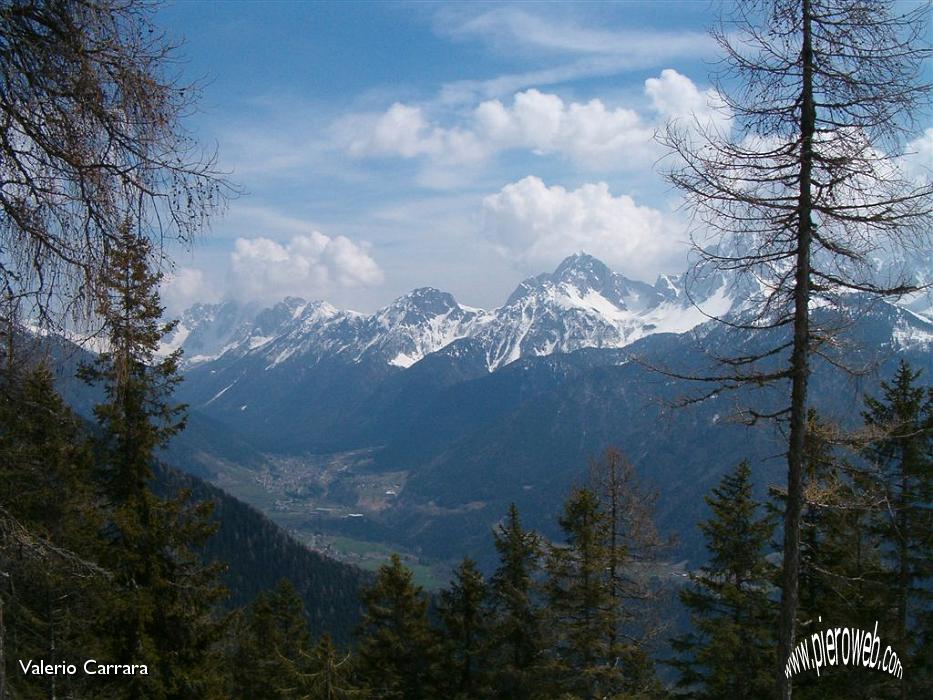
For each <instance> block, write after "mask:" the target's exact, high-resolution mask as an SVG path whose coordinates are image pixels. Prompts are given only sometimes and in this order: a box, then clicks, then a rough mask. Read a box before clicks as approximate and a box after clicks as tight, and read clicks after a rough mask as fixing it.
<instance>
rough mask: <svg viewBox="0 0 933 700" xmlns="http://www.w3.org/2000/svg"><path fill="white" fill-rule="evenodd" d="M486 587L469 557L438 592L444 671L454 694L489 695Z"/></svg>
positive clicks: (454, 695)
mask: <svg viewBox="0 0 933 700" xmlns="http://www.w3.org/2000/svg"><path fill="white" fill-rule="evenodd" d="M486 602H487V589H486V582H485V580H484V579H483V575H482V573H481V572H480V571H479V569H478V568H477V567H476V562H474V561H473V560H472V559H469V558H467V559H464V560H463V562H461V564H460V566H458V567H457V570H456V571H455V572H454V579H453V581H452V582H451V585H450V588H449V589H447V590H445V591H442V592H441V599H440V604H439V606H438V613H439V616H440V619H441V622H442V623H443V636H444V644H445V666H446V673H445V675H446V676H447V678H448V679H449V681H448V686H449V689H450V693H449V694H450V696H451V697H453V698H477V697H489V694H490V688H489V672H488V667H487V666H488V662H487V648H488V644H489V627H490V625H489V619H488V617H487V607H486Z"/></svg>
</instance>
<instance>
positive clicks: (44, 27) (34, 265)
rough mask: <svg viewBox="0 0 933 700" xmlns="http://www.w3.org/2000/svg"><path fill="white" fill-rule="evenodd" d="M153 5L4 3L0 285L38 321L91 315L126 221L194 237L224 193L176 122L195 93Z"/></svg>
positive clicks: (161, 233) (71, 0)
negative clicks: (179, 71)
mask: <svg viewBox="0 0 933 700" xmlns="http://www.w3.org/2000/svg"><path fill="white" fill-rule="evenodd" d="M154 9H155V5H154V4H153V3H151V2H149V1H148V0H5V1H4V2H2V3H0V128H2V130H0V291H2V294H3V296H4V298H5V299H8V300H15V299H24V300H26V301H27V304H26V305H25V306H26V307H27V308H26V309H24V313H28V314H29V315H33V316H36V317H37V318H38V319H39V320H40V321H42V322H44V323H50V322H52V321H55V320H57V319H60V318H62V317H63V316H62V315H61V313H62V312H63V311H69V310H70V311H73V312H86V311H88V310H89V309H90V308H91V307H92V305H93V294H92V288H93V286H94V284H95V281H96V279H97V278H98V273H99V271H100V269H101V267H102V265H104V260H105V249H106V247H107V245H108V241H111V240H114V239H115V238H116V237H117V235H118V231H119V227H120V226H121V225H122V224H124V223H125V222H126V221H127V220H132V221H134V222H136V224H137V225H138V226H139V228H140V230H141V231H142V232H143V233H144V234H145V235H149V236H151V237H153V238H155V239H156V243H161V242H162V241H163V239H165V238H166V237H171V238H177V239H179V240H181V241H184V242H190V241H191V240H192V238H193V236H194V235H195V234H196V232H197V231H198V230H199V229H201V228H202V226H203V225H204V224H205V223H206V221H207V219H208V217H209V215H210V214H211V213H212V212H214V211H215V210H216V209H217V208H218V207H219V206H221V205H222V204H223V201H224V198H225V197H224V196H225V195H226V194H227V193H229V185H228V184H227V183H226V182H225V181H224V180H223V178H222V177H221V175H220V173H219V172H218V171H217V170H216V168H215V164H214V158H213V157H212V156H210V155H206V154H204V153H203V152H202V151H201V150H200V149H198V147H197V146H196V144H195V143H194V141H193V139H192V138H191V137H190V136H189V134H188V133H187V132H186V131H185V130H184V129H183V128H182V126H181V120H182V118H183V117H184V116H185V114H186V112H187V111H188V110H189V109H190V108H191V107H192V106H193V104H194V100H195V98H196V89H195V88H194V87H193V86H190V85H184V84H182V83H181V82H180V81H179V79H178V78H177V76H176V75H173V74H172V73H171V72H170V71H171V70H172V61H173V57H174V50H175V47H174V46H173V45H172V44H171V43H170V42H169V41H168V40H167V39H166V38H165V36H164V35H163V34H162V33H161V32H160V31H158V30H157V29H156V28H155V27H154V26H153V24H152V15H153V12H154ZM154 250H156V251H159V250H160V246H159V245H156V246H155V247H154ZM153 262H160V261H153Z"/></svg>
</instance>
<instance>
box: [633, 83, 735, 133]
mask: <svg viewBox="0 0 933 700" xmlns="http://www.w3.org/2000/svg"><path fill="white" fill-rule="evenodd" d="M645 94H646V95H647V96H648V98H649V99H650V100H651V104H652V106H653V107H654V110H655V111H656V112H657V113H658V115H659V116H660V117H661V120H662V121H668V120H677V121H679V122H681V123H682V125H683V126H686V127H689V126H692V125H699V126H700V127H702V128H706V127H709V126H712V127H715V128H717V129H719V130H720V131H722V132H728V129H729V126H730V124H731V121H732V116H731V114H730V113H729V110H728V109H727V108H726V106H725V104H724V103H723V100H722V97H721V95H719V93H718V92H716V91H715V90H714V89H712V88H709V89H707V90H700V89H699V88H698V87H697V86H696V85H695V84H694V83H693V81H692V80H690V78H688V77H686V76H685V75H681V74H680V73H678V72H677V71H675V70H673V69H672V68H667V69H665V70H663V71H661V75H660V77H658V78H648V79H647V80H646V81H645Z"/></svg>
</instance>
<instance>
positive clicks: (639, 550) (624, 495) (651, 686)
mask: <svg viewBox="0 0 933 700" xmlns="http://www.w3.org/2000/svg"><path fill="white" fill-rule="evenodd" d="M590 482H591V484H592V487H593V489H594V492H595V494H596V496H597V498H598V499H599V507H600V510H601V511H602V512H603V513H604V514H605V516H606V537H607V540H606V542H605V548H606V559H607V561H606V573H607V578H608V581H607V585H608V586H609V598H610V603H609V608H608V609H607V611H606V614H607V616H608V617H609V622H608V624H609V639H608V649H609V655H610V658H611V660H612V665H613V666H619V667H621V669H622V675H623V677H624V681H623V686H624V688H625V690H626V692H628V693H630V694H632V695H634V696H641V695H652V694H657V693H658V692H659V689H660V683H659V681H658V679H657V676H656V674H655V672H654V664H653V662H652V661H651V654H650V650H649V648H648V646H649V644H650V643H651V642H652V641H653V640H654V638H655V637H657V635H658V634H659V633H660V631H661V628H662V624H661V622H660V620H659V619H658V618H657V616H656V613H657V608H658V604H659V603H660V601H661V596H662V592H663V591H662V589H661V587H659V586H658V585H656V584H655V583H653V582H652V579H651V573H652V568H653V565H654V564H656V563H657V562H658V560H659V558H660V556H661V554H662V552H663V551H664V550H665V549H666V548H667V547H669V546H670V542H669V541H665V540H664V539H662V537H661V536H660V534H659V533H658V530H657V527H656V526H655V524H654V518H653V510H654V505H655V502H656V500H657V495H656V494H653V493H647V492H645V491H644V490H643V489H642V488H641V487H640V485H639V483H638V479H637V476H636V474H635V467H634V465H633V464H632V463H631V462H629V461H628V460H627V459H626V458H625V456H624V455H623V454H622V453H621V452H620V451H619V450H618V449H616V448H614V447H609V448H607V449H606V451H605V453H604V455H603V458H602V459H601V460H598V461H595V462H593V463H592V464H591V465H590Z"/></svg>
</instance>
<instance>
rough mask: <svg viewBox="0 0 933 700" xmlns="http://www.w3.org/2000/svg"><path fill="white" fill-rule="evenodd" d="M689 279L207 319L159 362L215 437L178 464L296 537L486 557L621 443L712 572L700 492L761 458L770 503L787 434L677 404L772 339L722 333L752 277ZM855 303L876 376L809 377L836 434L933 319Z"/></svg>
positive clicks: (775, 397) (916, 358) (668, 525)
mask: <svg viewBox="0 0 933 700" xmlns="http://www.w3.org/2000/svg"><path fill="white" fill-rule="evenodd" d="M684 279H685V276H684V275H680V276H662V277H660V278H659V279H658V280H657V281H656V282H655V283H654V284H648V283H645V282H639V281H635V280H630V279H627V278H626V277H624V276H622V275H620V274H617V273H614V272H612V271H611V270H610V269H609V268H608V267H607V266H606V265H604V264H603V263H602V262H600V261H599V260H597V259H595V258H593V257H591V256H589V255H585V254H579V255H574V256H571V257H570V258H567V259H566V260H564V261H563V262H562V263H561V264H560V265H559V266H558V267H557V269H556V270H555V271H554V272H553V273H546V274H541V275H538V276H536V277H532V278H529V279H526V280H524V281H523V282H522V283H521V284H519V285H518V287H517V288H516V290H515V291H514V292H513V293H512V294H511V295H510V296H509V297H508V299H507V300H506V301H505V303H504V304H503V305H502V306H501V307H499V308H496V309H493V310H482V309H475V308H471V307H467V306H464V305H461V304H459V303H457V301H456V300H455V299H454V298H453V296H451V295H450V294H448V293H446V292H442V291H439V290H436V289H431V288H422V289H416V290H414V291H413V292H411V293H409V294H407V295H405V296H403V297H400V298H399V299H396V300H395V301H393V302H392V303H391V304H389V305H388V306H386V307H385V308H382V309H379V310H378V311H376V312H375V313H373V314H369V315H366V314H360V313H356V312H352V311H343V310H338V309H336V308H334V307H333V306H331V305H330V304H327V303H326V302H322V301H305V300H302V299H297V298H288V299H285V300H283V301H282V302H280V303H278V304H276V305H274V306H271V307H269V308H265V309H260V308H256V307H250V306H247V305H242V304H239V303H236V302H232V301H228V302H224V303H221V304H217V305H203V304H202V305H196V306H194V307H192V308H191V309H189V310H188V311H187V312H185V314H183V316H182V318H181V319H180V323H179V325H178V327H177V329H176V332H175V335H174V336H173V337H171V338H169V339H167V342H166V345H165V348H164V350H165V351H169V350H173V349H177V348H181V349H182V350H183V351H184V356H185V357H186V358H187V359H186V361H185V368H186V372H185V374H186V381H185V382H184V383H183V385H182V388H181V390H180V398H182V399H183V400H184V401H186V402H187V403H188V404H189V405H190V406H191V407H192V410H193V411H194V412H195V414H196V415H198V416H201V418H202V420H201V423H200V424H201V425H202V426H203V425H208V424H209V425H210V426H211V428H210V429H209V430H207V429H205V430H202V431H200V434H199V435H194V436H190V437H189V438H188V442H187V445H188V446H187V448H186V449H187V452H186V455H187V457H186V460H185V461H186V463H187V464H188V465H189V468H190V469H192V470H195V471H197V472H198V473H200V474H202V475H203V476H206V477H207V478H208V479H210V480H211V481H213V482H214V483H215V484H217V485H219V486H221V487H222V488H226V489H229V490H231V491H232V492H233V493H234V494H235V495H237V496H239V497H241V498H243V499H245V500H247V501H250V502H252V503H253V504H254V505H257V506H258V507H260V508H262V509H263V510H265V511H266V512H267V513H268V514H269V515H270V516H271V517H272V518H273V519H275V520H277V521H278V522H279V523H280V524H284V525H286V526H287V527H289V528H290V529H292V530H293V531H295V532H296V533H297V534H298V535H299V536H300V537H302V539H304V540H305V541H314V538H315V537H317V536H318V535H319V534H320V533H330V534H331V535H333V536H334V537H338V538H344V539H342V540H341V541H345V540H346V539H349V540H352V541H353V542H370V543H372V542H379V543H388V544H389V545H390V546H398V547H403V548H406V549H407V550H408V551H410V552H413V553H415V554H419V555H424V556H425V557H428V558H436V559H446V560H449V559H452V558H456V557H458V556H461V555H463V554H472V555H474V556H477V557H479V558H480V559H481V560H483V559H484V558H488V556H489V555H490V552H489V539H490V538H489V530H490V528H491V527H492V526H493V525H494V524H495V523H496V522H497V521H498V519H499V518H500V517H501V516H502V514H503V513H504V512H505V509H506V508H507V506H508V503H509V502H516V503H517V504H518V505H519V507H520V510H521V511H522V512H523V513H524V514H525V515H526V516H527V519H528V522H529V524H530V525H532V526H534V527H538V528H540V529H542V531H544V532H545V533H547V532H548V531H549V529H550V530H551V531H552V530H553V529H554V528H553V526H554V521H555V518H556V514H557V512H558V510H559V507H560V503H561V501H562V500H563V497H564V496H565V494H566V492H567V489H568V488H569V487H570V485H571V484H573V483H574V482H576V481H579V480H580V479H582V478H583V475H584V474H585V472H586V468H587V463H588V461H589V460H591V459H593V458H594V457H597V456H598V455H599V453H600V452H601V451H602V450H603V449H604V448H605V447H607V446H609V445H615V446H618V447H619V448H621V449H622V450H623V452H624V453H625V454H626V455H627V456H628V457H629V458H630V459H631V460H632V461H633V462H634V463H635V465H636V467H637V468H638V470H639V473H640V475H641V477H642V479H643V480H644V482H645V486H646V488H648V489H654V490H656V491H657V492H658V495H659V499H658V516H659V520H660V523H661V525H662V528H663V529H665V530H666V531H668V532H670V533H674V534H677V535H678V536H679V538H680V541H681V548H680V552H679V554H678V556H680V555H682V556H684V557H688V558H691V559H698V558H702V548H701V546H700V543H699V541H698V537H697V535H696V528H695V524H696V522H698V520H700V519H701V518H702V517H704V515H705V504H704V502H703V500H702V498H701V496H702V494H704V493H706V492H708V490H709V489H710V488H711V487H712V486H713V485H715V484H716V482H717V481H718V479H719V477H720V476H721V475H722V474H723V473H724V472H725V471H726V470H728V469H730V468H731V467H732V466H734V464H735V463H736V462H737V461H739V460H741V459H744V458H749V459H751V460H752V462H753V464H754V465H755V473H756V481H757V485H758V488H759V489H760V491H761V493H763V492H764V489H765V486H766V485H767V484H771V483H780V481H781V478H782V474H783V465H782V460H781V458H780V455H781V448H780V441H779V439H778V437H777V435H776V432H775V431H773V430H770V429H767V428H748V427H745V426H744V425H742V424H740V423H737V422H735V421H733V420H731V419H732V417H734V416H735V415H736V414H737V413H738V412H739V411H741V409H742V408H743V407H744V406H747V405H755V406H757V407H762V406H765V407H767V406H769V405H772V406H773V405H778V404H777V402H779V401H780V400H781V396H782V394H781V392H780V391H773V390H767V389H765V390H761V391H757V390H753V389H750V388H743V389H741V390H738V391H735V392H727V393H722V394H718V395H717V394H714V395H712V396H710V397H709V398H707V399H706V400H704V401H698V402H695V403H692V404H691V405H689V406H688V407H686V408H678V407H676V404H678V403H679V402H680V401H681V399H683V398H684V397H685V396H689V395H691V394H697V392H698V391H700V392H702V391H707V390H708V389H709V387H708V386H699V387H698V386H697V385H696V384H695V383H692V382H684V381H681V380H676V379H674V378H673V376H672V375H673V374H696V373H702V372H704V371H709V369H710V368H711V367H712V366H713V365H714V363H713V360H712V358H714V357H722V356H730V355H735V354H747V353H749V352H753V351H754V350H755V348H763V347H766V346H767V345H768V344H769V343H772V342H773V341H774V340H775V339H774V338H773V337H767V336H766V335H765V334H762V333H752V332H748V331H738V330H734V329H730V328H728V327H726V326H723V325H722V324H718V323H716V322H715V321H711V320H710V316H721V315H727V314H730V313H731V314H736V313H740V312H741V311H742V310H743V309H744V308H745V305H746V303H747V295H746V294H745V293H743V290H742V288H741V286H740V285H738V284H735V283H733V282H730V280H728V279H726V278H724V277H722V276H721V275H713V276H710V277H709V278H707V279H705V280H703V284H695V285H693V286H691V288H690V289H689V290H686V289H684ZM688 292H689V293H688ZM914 303H916V302H914ZM850 306H852V307H853V308H855V307H856V306H858V307H859V311H858V313H857V314H853V319H854V320H853V321H852V322H851V323H850V324H849V325H848V327H847V329H846V331H845V332H844V334H843V336H844V339H847V340H849V341H852V342H851V346H852V348H857V349H853V350H851V351H848V350H847V351H846V352H847V353H848V354H847V356H846V359H847V360H850V361H852V362H857V363H858V364H859V365H860V366H865V367H872V368H874V370H873V372H871V373H869V374H868V375H866V377H864V378H862V379H861V380H860V381H859V382H858V383H853V382H851V381H850V380H849V379H847V378H846V377H845V376H843V375H841V374H839V373H838V372H835V371H833V370H832V369H831V368H830V367H829V365H828V364H826V363H820V362H817V363H816V364H815V366H814V372H813V377H812V380H811V385H812V386H813V387H814V391H813V394H812V395H813V396H814V404H815V405H816V406H817V407H818V408H820V410H821V411H823V412H824V413H826V414H827V415H828V416H829V417H834V416H836V415H838V416H839V417H840V420H846V418H845V417H846V416H849V417H851V416H852V415H853V411H852V406H853V402H856V403H857V402H859V401H860V400H861V398H860V396H861V394H862V393H864V392H868V393H871V392H873V391H875V390H876V389H877V382H878V380H879V379H881V378H884V377H885V376H887V375H888V374H889V372H890V370H891V367H892V366H893V364H894V363H895V362H896V360H897V359H898V358H901V357H906V358H908V359H909V360H910V361H911V362H912V363H913V364H915V365H916V366H918V367H920V368H930V367H931V361H930V355H931V354H930V352H929V350H930V343H931V342H933V323H931V321H930V319H929V318H928V317H927V316H925V315H924V314H922V313H917V312H915V311H911V310H909V309H907V308H903V307H901V306H898V305H895V304H892V303H887V302H877V303H872V304H863V303H862V300H860V299H858V298H856V297H853V298H852V299H851V300H850ZM814 313H815V314H816V315H817V316H819V315H820V314H824V313H827V312H826V311H824V310H819V309H818V310H816V311H815V312H814ZM777 332H780V331H777ZM842 346H846V343H842ZM658 368H666V369H667V370H669V371H668V372H667V373H665V372H659V371H657V369H658ZM855 415H857V411H856V412H855ZM208 422H209V423H208ZM234 444H236V445H240V446H241V447H242V449H236V450H234V449H230V447H229V446H230V445H234ZM224 446H226V447H224ZM218 452H223V453H224V454H223V455H222V456H218ZM241 456H242V457H241ZM331 541H334V540H331Z"/></svg>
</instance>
